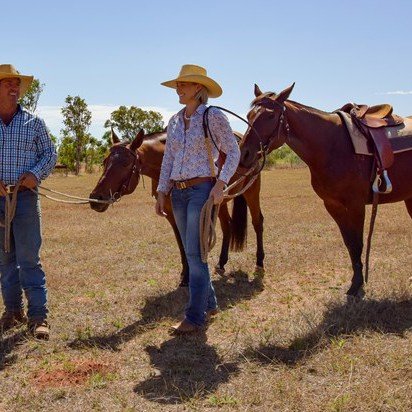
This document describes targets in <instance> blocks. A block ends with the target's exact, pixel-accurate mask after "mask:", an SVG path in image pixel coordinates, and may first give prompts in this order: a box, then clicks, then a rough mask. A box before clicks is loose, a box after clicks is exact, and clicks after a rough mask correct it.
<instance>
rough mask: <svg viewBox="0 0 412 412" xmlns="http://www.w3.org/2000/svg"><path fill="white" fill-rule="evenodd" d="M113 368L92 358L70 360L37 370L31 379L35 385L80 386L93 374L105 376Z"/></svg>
mask: <svg viewBox="0 0 412 412" xmlns="http://www.w3.org/2000/svg"><path fill="white" fill-rule="evenodd" d="M112 371H113V369H112V367H110V366H109V365H108V364H107V363H102V362H96V361H94V360H81V361H71V362H69V363H66V364H65V365H58V366H56V367H53V368H51V369H50V370H47V371H44V370H41V371H37V372H35V373H34V375H33V378H32V381H33V383H34V384H35V385H36V386H37V387H39V386H40V387H42V388H43V387H60V386H82V385H85V384H87V383H88V382H89V381H90V379H91V377H92V376H93V375H97V374H98V375H100V376H105V375H107V374H108V373H110V372H112Z"/></svg>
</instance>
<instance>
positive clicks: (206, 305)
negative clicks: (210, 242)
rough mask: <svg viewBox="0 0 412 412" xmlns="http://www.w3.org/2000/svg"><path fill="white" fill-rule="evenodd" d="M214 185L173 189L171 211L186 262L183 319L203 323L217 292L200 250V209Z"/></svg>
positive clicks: (214, 301)
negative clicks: (185, 303)
mask: <svg viewBox="0 0 412 412" xmlns="http://www.w3.org/2000/svg"><path fill="white" fill-rule="evenodd" d="M212 187H213V183H212V182H204V183H200V184H198V185H194V186H191V187H188V188H187V189H182V190H181V189H173V190H172V195H171V196H172V206H173V214H174V217H175V220H176V224H177V227H178V229H179V233H180V237H181V238H182V242H183V246H184V249H185V253H186V258H187V262H188V264H189V303H188V305H187V306H186V311H185V313H186V319H187V320H188V321H189V322H190V323H192V324H194V325H198V326H202V325H203V324H204V323H205V311H207V310H211V309H216V308H217V302H216V294H215V290H214V289H213V285H212V282H211V280H210V273H209V267H208V265H207V263H203V262H202V258H201V254H200V234H199V222H200V212H201V210H202V207H203V205H204V204H205V203H206V200H207V199H208V197H209V193H210V191H211V189H212Z"/></svg>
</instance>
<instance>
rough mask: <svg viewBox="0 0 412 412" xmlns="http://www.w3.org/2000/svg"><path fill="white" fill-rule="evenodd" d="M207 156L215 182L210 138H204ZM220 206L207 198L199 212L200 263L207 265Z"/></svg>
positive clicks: (213, 244) (213, 243)
mask: <svg viewBox="0 0 412 412" xmlns="http://www.w3.org/2000/svg"><path fill="white" fill-rule="evenodd" d="M205 141H206V148H207V155H208V158H209V166H210V170H211V173H212V177H213V178H214V179H215V181H216V180H217V177H216V171H215V163H214V161H213V155H212V146H211V142H210V138H209V137H208V136H205ZM219 209H220V205H215V204H214V203H213V198H211V197H209V198H208V199H207V200H206V203H205V204H204V205H203V207H202V211H201V212H200V221H199V233H200V254H201V257H202V262H203V263H207V256H208V254H209V252H210V251H211V250H212V249H213V247H214V246H215V244H216V230H215V227H216V221H217V216H218V215H219Z"/></svg>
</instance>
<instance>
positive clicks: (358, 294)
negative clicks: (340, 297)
mask: <svg viewBox="0 0 412 412" xmlns="http://www.w3.org/2000/svg"><path fill="white" fill-rule="evenodd" d="M346 294H347V295H348V301H352V300H362V299H363V298H364V297H365V294H366V293H365V289H364V288H363V286H361V287H360V288H358V289H355V288H352V287H351V288H350V289H349V290H348V291H347V292H346Z"/></svg>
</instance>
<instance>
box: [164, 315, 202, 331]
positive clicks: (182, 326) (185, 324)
mask: <svg viewBox="0 0 412 412" xmlns="http://www.w3.org/2000/svg"><path fill="white" fill-rule="evenodd" d="M203 329H204V328H202V327H201V326H197V325H194V324H193V323H190V322H189V321H188V320H186V319H184V320H182V321H181V322H179V323H177V324H176V325H173V326H172V327H171V328H170V332H171V333H172V334H174V335H185V334H190V333H198V332H201V331H202V330H203Z"/></svg>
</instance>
